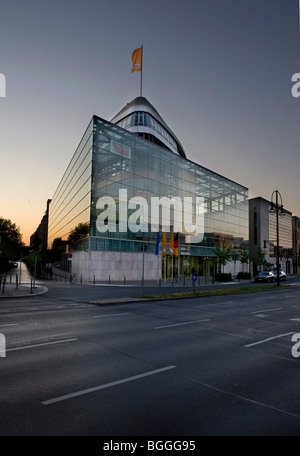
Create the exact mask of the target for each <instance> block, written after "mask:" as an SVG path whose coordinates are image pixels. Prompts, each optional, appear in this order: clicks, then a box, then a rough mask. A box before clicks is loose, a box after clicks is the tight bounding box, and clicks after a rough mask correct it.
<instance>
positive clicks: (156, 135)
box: [111, 97, 186, 158]
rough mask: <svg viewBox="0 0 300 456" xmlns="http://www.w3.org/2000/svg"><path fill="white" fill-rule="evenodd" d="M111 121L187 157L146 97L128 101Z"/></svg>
mask: <svg viewBox="0 0 300 456" xmlns="http://www.w3.org/2000/svg"><path fill="white" fill-rule="evenodd" d="M111 122H112V123H114V124H116V125H119V126H120V127H122V128H125V129H126V130H128V131H130V132H131V133H134V134H137V135H139V136H142V137H143V138H145V139H147V140H149V141H152V142H154V143H156V144H159V145H160V146H163V147H165V148H167V149H169V150H171V151H172V152H174V153H177V154H179V155H181V156H182V157H184V158H186V155H185V152H184V149H183V147H182V145H181V143H180V142H179V140H178V139H177V137H176V136H175V134H174V133H173V132H172V130H171V129H170V128H169V127H168V125H167V124H166V122H165V121H164V120H163V118H162V117H161V116H160V115H159V113H158V112H157V110H156V109H155V108H154V107H153V106H152V104H151V103H149V101H148V100H147V99H146V98H145V97H137V98H135V99H134V100H132V101H131V102H130V103H127V105H126V106H124V108H123V109H121V111H119V112H118V114H116V115H115V116H114V117H113V118H112V119H111Z"/></svg>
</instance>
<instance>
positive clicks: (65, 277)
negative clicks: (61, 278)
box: [65, 274, 67, 283]
mask: <svg viewBox="0 0 300 456" xmlns="http://www.w3.org/2000/svg"><path fill="white" fill-rule="evenodd" d="M65 283H67V275H66V274H65Z"/></svg>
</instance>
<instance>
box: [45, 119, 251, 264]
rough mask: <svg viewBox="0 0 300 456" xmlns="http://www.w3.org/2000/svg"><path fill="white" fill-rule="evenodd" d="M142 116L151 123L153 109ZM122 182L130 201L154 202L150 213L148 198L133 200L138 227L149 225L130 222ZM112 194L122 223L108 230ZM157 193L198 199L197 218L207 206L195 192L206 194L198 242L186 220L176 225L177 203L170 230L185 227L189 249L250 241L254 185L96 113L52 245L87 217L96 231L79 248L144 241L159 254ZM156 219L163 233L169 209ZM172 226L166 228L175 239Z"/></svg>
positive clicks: (60, 205) (57, 207)
mask: <svg viewBox="0 0 300 456" xmlns="http://www.w3.org/2000/svg"><path fill="white" fill-rule="evenodd" d="M131 120H132V119H131ZM148 120H149V122H151V120H150V119H148ZM141 121H143V122H145V115H143V119H141ZM120 189H123V190H126V196H127V200H128V201H129V200H131V199H132V198H138V199H139V200H143V201H146V202H147V203H148V209H147V210H148V212H147V210H146V209H144V208H142V205H141V204H140V205H139V204H137V205H136V206H135V208H130V207H129V206H128V212H127V216H128V217H129V219H130V217H133V218H135V227H137V226H138V225H139V224H140V226H141V227H143V230H141V229H140V230H136V231H133V230H131V229H126V230H124V226H123V228H122V226H121V215H120V213H121V205H120V202H121V201H120ZM106 197H109V198H112V199H113V201H114V202H115V213H114V215H113V216H112V218H113V219H114V221H115V223H114V226H112V225H109V226H108V228H109V229H107V230H106V231H105V232H103V231H102V232H100V231H99V223H98V222H99V217H101V214H103V213H104V212H103V211H104V210H105V209H106V208H107V206H105V207H104V206H101V207H100V205H99V201H100V200H102V198H106ZM155 197H156V198H162V197H167V198H174V200H176V199H180V201H184V198H192V204H191V205H189V206H187V208H185V209H186V210H185V212H187V213H188V215H190V219H191V220H193V223H194V221H195V217H196V215H197V211H198V210H199V208H198V207H197V205H196V204H195V199H196V197H199V198H202V199H203V204H202V206H201V211H202V214H203V217H204V236H203V238H202V239H201V241H200V242H198V243H190V242H189V240H188V239H189V236H188V234H189V233H188V231H187V230H186V227H185V226H184V224H182V229H181V230H180V229H177V227H176V226H174V221H175V219H176V220H178V219H179V220H180V217H181V216H182V207H181V206H176V205H171V207H170V214H171V215H170V222H171V223H170V231H172V232H174V233H175V232H178V233H179V244H180V247H179V253H180V254H181V255H186V256H198V257H209V256H214V253H213V248H214V247H215V246H217V245H220V242H221V240H222V239H225V240H226V241H227V242H229V243H230V244H232V246H233V247H237V248H238V247H240V246H241V245H245V244H246V245H247V243H248V189H247V188H245V187H244V186H242V185H239V184H237V183H235V182H233V181H231V180H229V179H227V178H225V177H223V176H220V175H218V174H216V173H214V172H213V171H210V170H208V169H206V168H204V167H202V166H200V165H198V164H196V163H194V162H192V161H190V160H187V159H185V158H183V157H181V156H180V155H178V154H175V153H173V152H172V151H169V150H167V149H166V148H165V147H160V146H159V145H157V144H154V143H153V142H150V141H146V140H145V139H143V138H141V137H139V136H138V135H135V134H133V133H131V132H128V131H127V130H126V129H124V128H121V127H120V126H117V125H115V124H112V123H110V122H108V121H105V120H103V119H101V118H99V117H97V116H94V117H93V119H92V121H91V123H90V125H89V127H88V128H87V130H86V132H85V134H84V136H83V138H82V140H81V142H80V145H79V146H78V148H77V150H76V152H75V154H74V156H73V158H72V160H71V163H70V165H69V166H68V168H67V170H66V172H65V174H64V176H63V178H62V180H61V182H60V184H59V186H58V189H57V190H56V192H55V194H54V196H53V198H52V202H51V204H50V216H49V238H48V239H49V246H51V245H52V243H53V241H54V239H56V238H61V239H63V240H67V239H68V236H69V235H70V233H71V232H72V231H73V230H74V229H75V228H76V227H78V225H79V224H85V225H86V226H87V227H88V236H86V237H85V239H81V240H80V241H79V242H78V243H77V247H75V248H77V249H80V250H83V249H84V250H100V251H101V250H102V251H107V250H108V251H120V252H139V251H140V250H139V249H140V244H141V241H142V242H145V243H147V246H148V249H147V253H154V252H155V243H156V236H157V228H156V229H153V225H151V222H152V223H153V212H152V211H151V210H150V209H149V208H150V207H151V206H150V203H151V201H152V199H151V198H155ZM102 201H104V200H102ZM138 209H139V210H140V211H138V212H139V217H138V219H137V210H138ZM129 219H128V220H129ZM150 219H151V222H150ZM106 222H107V223H109V221H108V218H107V220H106V221H105V223H106ZM155 222H156V223H157V224H158V226H159V229H160V233H161V232H162V230H163V228H164V227H163V225H162V219H161V212H160V217H159V218H157V219H155ZM111 228H112V229H111ZM170 231H168V232H167V231H166V237H167V246H168V245H169V239H170ZM167 254H168V249H167Z"/></svg>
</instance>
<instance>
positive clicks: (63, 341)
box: [6, 338, 78, 352]
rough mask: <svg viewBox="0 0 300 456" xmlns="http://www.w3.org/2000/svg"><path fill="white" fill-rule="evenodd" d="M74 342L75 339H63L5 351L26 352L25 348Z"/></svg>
mask: <svg viewBox="0 0 300 456" xmlns="http://www.w3.org/2000/svg"><path fill="white" fill-rule="evenodd" d="M74 340H78V339H77V338H73V339H63V340H55V341H53V342H44V343H42V344H34V345H24V346H23V347H15V348H7V349H6V351H7V352H10V351H17V350H26V349H27V348H36V347H44V346H45V345H53V344H63V343H65V342H73V341H74Z"/></svg>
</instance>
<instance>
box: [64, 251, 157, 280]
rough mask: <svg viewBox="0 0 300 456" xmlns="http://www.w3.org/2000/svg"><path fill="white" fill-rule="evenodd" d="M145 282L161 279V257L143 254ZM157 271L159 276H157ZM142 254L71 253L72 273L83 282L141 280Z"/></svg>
mask: <svg viewBox="0 0 300 456" xmlns="http://www.w3.org/2000/svg"><path fill="white" fill-rule="evenodd" d="M144 261H145V262H144V278H145V280H157V279H158V278H160V277H161V270H160V268H161V256H160V255H159V257H157V256H156V255H154V254H149V253H148V254H147V253H145V254H144ZM158 269H159V275H158ZM142 271H143V254H142V252H141V253H136V252H103V251H93V250H90V251H87V252H86V251H78V252H74V253H73V257H72V272H74V273H75V274H76V275H77V277H81V276H82V280H83V281H85V282H88V281H89V282H90V281H93V280H94V278H95V280H96V281H97V280H104V281H107V280H108V279H109V277H110V279H111V280H112V281H114V280H124V276H126V280H137V281H139V280H142Z"/></svg>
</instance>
